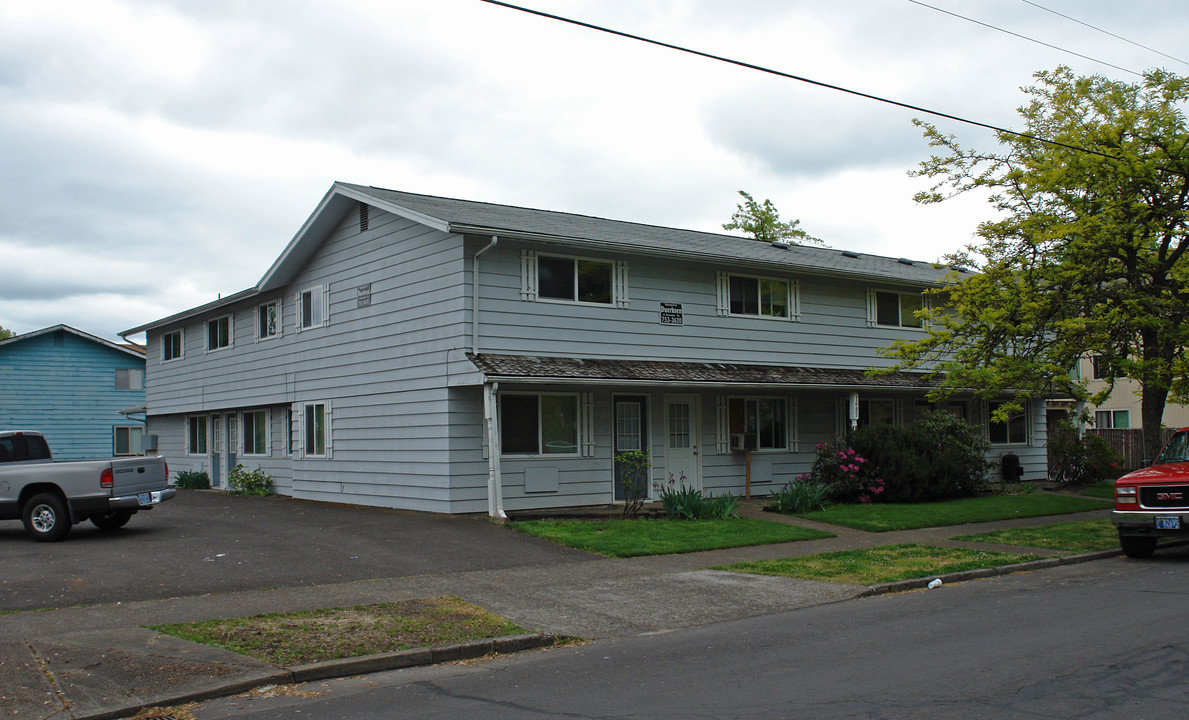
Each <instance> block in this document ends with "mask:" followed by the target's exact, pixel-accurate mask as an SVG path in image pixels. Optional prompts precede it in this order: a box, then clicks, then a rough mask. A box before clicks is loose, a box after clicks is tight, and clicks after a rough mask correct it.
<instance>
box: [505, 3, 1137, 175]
mask: <svg viewBox="0 0 1189 720" xmlns="http://www.w3.org/2000/svg"><path fill="white" fill-rule="evenodd" d="M482 2H485V3H488V4H490V5H497V6H499V7H503V8H508V9H509V10H519V11H520V12H523V13H528V14H529V15H536V16H538V17H543V18H547V19H549V20H557V21H558V22H564V23H569V24H570V25H577V26H578V27H584V28H587V29H589V30H597V31H599V32H603V33H607V34H609V35H617V36H619V37H623V38H627V39H629V40H638V41H639V42H643V43H648V44H650V45H657V46H659V47H663V48H668V49H670V50H677V51H679V52H683V53H689V54H690V55H697V56H698V57H703V58H707V59H709V60H717V61H719V62H724V63H727V64H729V65H737V66H739V67H742V68H747V69H748V70H757V71H759V72H762V73H767V74H769V75H776V76H777V77H782V78H787V79H789V80H797V81H799V82H803V83H808V84H809V85H816V86H818V87H823V88H826V89H828V90H837V91H838V92H843V93H847V94H849V95H855V96H857V97H861V98H866V99H867V100H875V101H876V102H881V103H886V104H888V105H894V106H896V107H901V108H905V109H907V110H913V111H916V112H921V113H925V114H927V115H933V116H935V117H941V118H945V119H947V120H953V121H955V122H960V123H965V124H967V125H973V126H975V127H981V128H984V129H987V130H993V131H994V132H998V133H1005V134H1007V135H1014V136H1015V137H1020V138H1024V139H1026V140H1035V141H1036V142H1042V143H1045V144H1048V145H1053V146H1055V147H1062V148H1065V149H1067V150H1074V151H1077V152H1083V153H1087V154H1089V155H1097V156H1099V157H1104V158H1108V159H1111V160H1118V159H1119V158H1118V157H1116V156H1114V155H1110V154H1108V153H1104V152H1101V151H1099V150H1092V149H1090V148H1084V147H1079V146H1077V145H1069V144H1066V143H1063V142H1058V141H1056V140H1049V139H1047V138H1042V137H1038V136H1036V135H1029V134H1028V133H1022V132H1018V131H1016V130H1008V129H1007V128H1003V127H999V126H998V125H990V124H988V123H984V122H979V121H977V120H970V119H968V118H964V117H959V116H957V115H950V114H949V113H943V112H940V111H938V110H930V109H928V108H924V107H921V106H919V105H910V104H908V103H903V102H900V101H898V100H890V99H888V98H883V97H879V96H878V95H871V94H869V93H865V92H860V91H858V90H850V89H848V88H844V87H841V86H839V85H831V84H829V83H825V82H822V81H820V80H811V79H810V78H806V77H801V76H799V75H792V74H790V73H786V72H781V71H780V70H773V69H772V68H767V67H764V66H762V65H755V64H753V63H749V62H744V61H742V60H733V59H731V58H728V57H723V56H721V55H713V54H711V53H708V52H702V51H701V50H694V49H692V48H687V47H682V46H681V45H673V44H671V43H667V42H662V41H660V40H653V39H651V38H646V37H642V36H640V35H632V34H631V33H626V32H623V31H622V30H614V29H611V28H608V27H603V26H602V25H594V24H592V23H588V22H583V21H581V20H574V19H571V18H567V17H563V16H561V15H554V14H552V13H547V12H543V11H541V10H533V9H532V8H526V7H522V6H520V5H513V4H512V3H508V2H502V0H482Z"/></svg>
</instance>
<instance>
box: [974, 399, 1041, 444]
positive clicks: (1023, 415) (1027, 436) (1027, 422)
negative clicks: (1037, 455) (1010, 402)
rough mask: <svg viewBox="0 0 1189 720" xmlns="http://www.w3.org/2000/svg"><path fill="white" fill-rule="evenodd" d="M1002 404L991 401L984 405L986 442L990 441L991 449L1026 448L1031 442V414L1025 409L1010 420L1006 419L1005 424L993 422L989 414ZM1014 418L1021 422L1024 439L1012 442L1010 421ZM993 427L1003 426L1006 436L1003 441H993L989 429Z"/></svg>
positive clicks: (1001, 402)
mask: <svg viewBox="0 0 1189 720" xmlns="http://www.w3.org/2000/svg"><path fill="white" fill-rule="evenodd" d="M1002 404H1003V401H991V402H988V403H987V404H986V415H985V417H986V419H987V424H986V431H987V440H988V441H990V443H991V445H992V446H993V447H1010V446H1015V447H1026V446H1028V445H1030V444H1031V440H1032V418H1031V414H1030V413H1029V412H1028V408H1027V407H1025V408H1024V409H1023V410H1021V411H1020V413H1019V415H1018V416H1013V417H1011V418H1008V420H1007V422H1003V423H997V422H994V421H993V420H992V419H991V414H992V413H993V412H995V408H996V407H997V406H999V405H1002ZM1016 417H1019V419H1020V420H1022V421H1023V428H1022V430H1023V433H1024V438H1023V439H1022V440H1013V439H1012V427H1011V423H1012V420H1013V419H1015V418H1016ZM995 425H1002V426H1004V433H1005V434H1006V439H1005V440H995V439H994V438H993V437H992V435H991V428H992V426H995Z"/></svg>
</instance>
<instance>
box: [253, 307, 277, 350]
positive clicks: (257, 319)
mask: <svg viewBox="0 0 1189 720" xmlns="http://www.w3.org/2000/svg"><path fill="white" fill-rule="evenodd" d="M283 306H284V303H282V302H281V299H280V298H277V299H275V300H270V301H269V302H266V303H262V304H260V305H257V306H256V314H255V317H254V318H253V319H254V320H255V323H254V324H255V326H256V342H260V341H262V340H274V339H276V338H279V337H281V333H282V332H284V330H283V328H284V327H285V322H284V320H283V318H282V315H281V310H282V307H283ZM270 307H272V308H276V311H275V312H276V317H275V318H274V319H273V331H272V334H271V335H265V334H263V333H261V332H260V320H261V313H263V312H266V309H267V308H270Z"/></svg>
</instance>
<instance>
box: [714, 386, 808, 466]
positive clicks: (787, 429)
mask: <svg viewBox="0 0 1189 720" xmlns="http://www.w3.org/2000/svg"><path fill="white" fill-rule="evenodd" d="M736 400H738V401H742V402H743V404H744V405H743V412H744V413H745V414H746V413H747V403H749V402H755V403H759V402H771V401H777V400H779V401H780V402H782V403H783V404H784V434H783V436H782V439H783V440H784V444H783V445H781V446H779V447H760V446H759V436H760V435H761V431H760V428H759V425H758V421H759V406H758V405H757V407H756V413H757V416H756V420H757V425H756V447H755V449H753V450H752V451H751V452H753V453H782V452H790V451H792V450H793V448H794V446H795V443H796V441H795V440H794V435H795V433H794V430H793V425H794V422H793V417H792V416H793V413H794V411H795V408H796V403H795V402H793V400H792V398H788V397H785V396H783V395H728V396H727V399H726V403H725V405H726V416H725V423H726V429H727V433H728V437H729V436H730V435H746V433H735V432H733V430H734V428H732V427H731V425H730V423H731V420H730V417H731V416H730V408H731V402H733V401H736ZM744 422H745V423H746V418H745V419H744ZM736 444H737V443H735V442H734V441H732V442H731V445H732V446H734V445H736ZM744 446H746V443H744Z"/></svg>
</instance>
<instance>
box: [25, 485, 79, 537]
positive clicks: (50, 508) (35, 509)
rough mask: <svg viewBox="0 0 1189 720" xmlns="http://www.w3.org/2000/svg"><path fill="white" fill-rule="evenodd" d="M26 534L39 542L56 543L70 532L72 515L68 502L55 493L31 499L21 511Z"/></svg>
mask: <svg viewBox="0 0 1189 720" xmlns="http://www.w3.org/2000/svg"><path fill="white" fill-rule="evenodd" d="M21 520H22V521H24V523H25V533H26V534H27V535H28V536H29V537H31V538H33V539H34V540H36V541H38V542H54V541H56V540H61V539H62V538H64V537H66V533H68V532H70V513H69V512H68V511H67V509H66V502H65V501H64V500H62V498H60V497H58V496H57V495H54V494H53V493H41V494H40V495H34V496H33V497H31V498H29V502H27V503H25V507H24V509H23V510H22V511H21Z"/></svg>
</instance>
